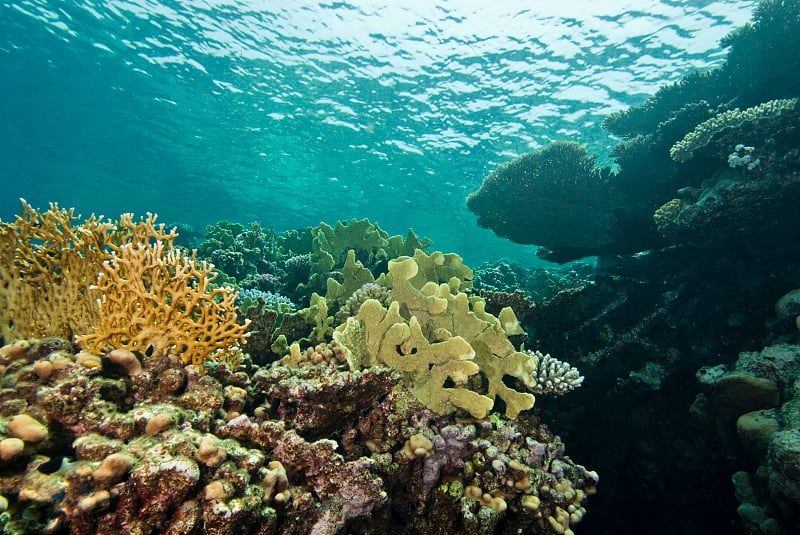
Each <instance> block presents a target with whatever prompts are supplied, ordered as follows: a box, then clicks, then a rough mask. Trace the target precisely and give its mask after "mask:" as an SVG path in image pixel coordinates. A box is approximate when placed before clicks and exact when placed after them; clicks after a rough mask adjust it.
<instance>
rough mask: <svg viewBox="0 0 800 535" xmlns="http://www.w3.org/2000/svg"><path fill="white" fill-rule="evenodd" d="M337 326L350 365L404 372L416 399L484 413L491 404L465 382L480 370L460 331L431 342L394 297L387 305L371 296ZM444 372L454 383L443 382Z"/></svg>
mask: <svg viewBox="0 0 800 535" xmlns="http://www.w3.org/2000/svg"><path fill="white" fill-rule="evenodd" d="M341 327H343V328H340V329H338V330H337V331H336V332H335V333H334V338H335V339H336V340H337V342H339V344H341V345H343V346H345V347H347V348H348V350H349V355H348V362H349V364H350V366H351V367H352V368H354V369H360V368H365V367H369V366H375V365H385V366H389V367H391V368H394V369H396V370H398V371H400V372H402V373H403V374H404V376H405V378H406V383H407V384H408V386H409V388H410V389H411V391H412V392H413V393H414V395H415V396H416V397H417V399H419V400H420V401H421V402H423V403H425V404H426V405H427V406H428V407H429V408H430V409H431V410H434V411H436V412H439V413H443V414H444V413H449V412H453V411H454V410H455V409H456V408H462V409H464V410H466V411H468V412H470V414H472V415H473V416H475V417H476V418H484V417H486V415H487V414H488V412H489V409H491V407H492V400H491V399H490V398H488V397H486V396H482V395H480V394H478V393H476V392H473V391H471V390H468V389H467V388H466V387H465V384H466V382H467V380H468V379H469V377H470V376H472V375H474V374H476V373H477V372H478V366H477V365H476V364H475V363H474V362H471V361H470V359H472V358H473V357H474V355H475V353H474V351H473V350H472V348H471V347H470V345H469V343H467V341H466V340H464V339H463V338H461V337H460V336H455V337H451V338H447V339H444V340H441V341H437V342H433V343H431V342H430V341H428V339H427V338H426V337H425V335H424V334H423V333H422V329H421V327H420V324H419V321H418V320H417V318H415V317H412V318H411V319H410V320H409V321H407V322H406V320H405V319H404V318H403V317H402V316H401V315H400V305H399V303H398V302H397V301H393V302H392V304H391V305H390V306H389V308H388V309H386V308H384V307H383V305H381V304H380V302H378V301H376V300H375V299H369V300H367V301H366V302H365V303H364V304H363V305H362V306H361V309H360V310H359V312H358V314H357V315H356V316H355V317H351V318H348V319H347V323H346V324H345V325H343V326H341ZM448 377H449V378H450V379H451V380H452V382H453V384H454V387H445V386H444V385H445V383H446V381H447V379H448Z"/></svg>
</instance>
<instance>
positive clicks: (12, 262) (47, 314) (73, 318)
mask: <svg viewBox="0 0 800 535" xmlns="http://www.w3.org/2000/svg"><path fill="white" fill-rule="evenodd" d="M78 219H79V218H78V217H77V216H75V214H74V210H72V209H68V210H67V209H62V208H59V207H58V205H57V204H51V205H50V208H49V210H47V211H46V212H40V211H38V210H36V209H35V208H32V207H31V206H29V205H28V203H26V202H25V200H24V199H23V200H22V213H21V215H19V216H17V218H16V220H15V221H13V222H10V223H7V222H3V223H0V334H2V336H3V338H4V339H5V340H6V341H8V340H11V339H14V338H16V339H25V338H41V337H45V336H61V337H63V338H67V339H71V338H72V336H73V334H75V333H86V332H89V331H90V330H91V328H92V326H94V325H95V324H96V323H97V320H98V317H97V313H98V310H97V306H96V304H95V300H94V297H93V296H91V295H90V293H89V291H88V289H89V286H90V285H92V284H94V283H95V281H96V279H97V273H98V271H99V269H100V268H99V267H100V265H101V264H102V262H103V261H104V260H106V259H108V258H109V256H110V254H111V251H112V250H114V249H116V248H117V247H118V246H119V245H120V244H124V243H131V242H134V241H137V242H146V241H148V240H161V241H163V242H164V243H165V244H169V245H170V246H171V243H172V240H173V239H174V238H175V236H176V234H175V233H174V232H170V233H167V232H165V231H164V226H163V225H158V226H156V216H154V215H152V214H148V215H147V217H146V218H145V219H143V220H140V221H138V222H135V221H134V220H133V216H132V215H131V214H125V215H123V216H122V218H121V219H120V220H119V221H118V222H113V221H104V220H103V218H102V217H96V216H94V215H92V216H90V217H89V218H88V219H86V220H85V221H84V222H83V223H81V224H76V221H77V220H78Z"/></svg>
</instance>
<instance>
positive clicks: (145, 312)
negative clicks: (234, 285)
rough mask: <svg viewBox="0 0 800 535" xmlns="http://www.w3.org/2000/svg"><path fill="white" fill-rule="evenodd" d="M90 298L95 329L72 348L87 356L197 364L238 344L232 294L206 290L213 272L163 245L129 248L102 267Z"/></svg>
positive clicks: (241, 337)
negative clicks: (116, 351) (126, 353)
mask: <svg viewBox="0 0 800 535" xmlns="http://www.w3.org/2000/svg"><path fill="white" fill-rule="evenodd" d="M102 269H103V271H102V272H101V273H100V275H99V277H98V280H97V284H96V285H95V286H94V287H93V292H95V293H96V295H97V296H98V303H99V308H100V314H99V322H98V325H97V328H96V329H95V330H94V332H92V333H91V334H87V335H84V336H79V337H78V338H77V342H78V343H79V344H80V345H81V346H83V347H85V348H86V349H87V350H89V351H92V352H103V351H106V350H107V349H109V348H110V347H115V348H124V349H129V350H132V351H136V350H139V351H146V350H147V349H148V348H150V347H151V346H152V348H153V349H154V350H155V351H158V352H161V353H166V352H167V351H174V352H176V353H178V354H179V355H180V356H181V357H182V359H183V361H184V362H185V363H187V364H188V363H190V362H191V363H194V364H202V363H203V361H205V360H209V359H211V358H213V356H212V353H213V352H214V351H215V350H218V349H226V348H228V347H230V346H234V345H237V344H241V343H244V341H245V337H246V336H247V334H246V330H247V322H245V324H243V325H239V324H237V322H236V312H235V311H236V308H235V300H236V294H235V292H234V291H233V290H232V289H230V288H213V289H212V288H211V286H210V285H211V283H212V282H213V280H214V279H215V278H216V274H215V273H213V266H210V265H208V264H206V263H205V262H203V263H201V264H198V263H197V262H196V259H195V256H194V254H193V255H192V257H191V258H188V257H186V256H183V255H181V254H180V253H179V252H178V251H177V250H175V249H170V248H167V247H166V245H165V244H164V243H163V242H160V241H156V242H155V243H146V244H143V243H138V242H134V243H130V244H125V245H123V246H121V247H119V248H118V250H117V251H115V252H114V253H113V254H112V256H111V258H110V259H109V260H107V261H105V262H103V265H102Z"/></svg>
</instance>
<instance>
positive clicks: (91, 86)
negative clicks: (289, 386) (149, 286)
mask: <svg viewBox="0 0 800 535" xmlns="http://www.w3.org/2000/svg"><path fill="white" fill-rule="evenodd" d="M755 3H756V2H753V1H732V0H717V1H702V0H691V1H677V0H662V1H656V0H617V1H611V0H593V1H589V0H564V1H560V2H549V1H548V2H544V1H535V2H525V3H522V2H512V1H509V0H495V1H493V2H487V1H483V0H456V1H447V2H444V1H437V2H428V1H422V0H399V1H393V2H389V3H387V2H383V1H371V0H363V1H353V2H311V1H308V0H287V1H278V0H270V1H266V0H265V1H255V0H250V1H245V0H239V1H215V0H208V1H191V2H190V1H155V0H128V1H120V0H108V1H107V0H103V1H82V2H53V1H49V2H48V1H36V0H12V1H4V2H2V4H0V184H1V185H2V186H0V188H2V190H1V191H2V195H1V196H0V219H3V220H9V219H11V218H13V217H14V214H16V213H17V212H18V211H19V201H18V198H19V197H24V198H26V199H27V200H28V201H29V202H30V203H31V204H33V205H34V206H37V207H40V208H46V206H47V203H48V202H50V201H57V202H59V203H60V204H61V205H62V206H72V207H75V208H76V209H77V211H78V212H79V213H82V214H83V215H84V216H86V215H89V213H92V212H94V213H98V214H100V213H102V214H106V215H108V216H111V217H118V215H119V214H120V213H122V212H134V213H136V214H144V213H145V212H148V211H149V212H155V213H158V214H159V215H160V219H161V221H164V222H168V223H175V222H185V223H188V224H190V225H194V226H196V227H198V228H200V229H202V228H203V226H204V225H206V224H211V223H214V222H216V221H218V220H222V219H225V220H229V221H238V222H241V223H247V222H249V221H253V220H257V221H261V222H262V223H263V224H265V225H267V226H269V225H274V226H275V228H276V229H277V230H285V229H290V228H298V227H304V226H308V225H316V224H318V223H319V222H320V221H326V222H328V223H331V224H332V223H333V222H335V221H336V220H338V219H350V218H354V217H355V218H363V217H368V218H370V219H371V220H372V221H376V222H378V223H379V224H380V225H381V227H382V228H384V229H386V230H387V231H389V232H390V233H393V234H394V233H405V232H406V230H407V229H408V227H414V229H415V230H416V231H417V233H418V234H420V235H427V236H429V237H431V238H433V240H434V242H435V245H434V247H435V248H436V249H441V250H444V251H446V252H451V251H452V252H458V253H460V254H461V255H462V256H464V257H465V259H466V261H467V262H468V263H469V264H472V265H473V266H474V265H476V264H478V263H480V262H482V261H484V260H489V259H496V258H498V257H501V256H504V257H509V258H511V259H514V260H517V261H520V262H522V263H531V262H535V261H536V260H535V259H534V258H533V251H534V248H533V247H530V246H520V245H514V244H510V243H508V242H506V241H505V240H502V239H500V238H497V237H495V236H494V235H493V234H492V233H491V232H490V231H487V230H483V229H480V228H478V227H477V225H476V224H475V217H474V216H473V215H472V214H470V213H469V212H468V211H467V209H466V207H465V205H464V199H465V197H466V195H467V194H468V193H469V192H470V191H472V190H474V189H475V188H477V186H478V185H479V184H480V182H481V180H482V179H483V177H484V176H485V175H486V174H487V173H488V172H490V171H491V170H492V169H493V168H494V167H496V166H497V165H498V164H500V163H502V162H504V161H507V160H509V159H511V158H513V157H514V156H516V155H519V154H522V153H525V152H527V151H529V150H532V149H534V148H537V147H540V146H542V145H545V144H547V143H549V142H550V141H554V140H574V141H579V142H581V143H584V144H586V145H588V147H589V150H590V151H592V152H595V153H597V154H599V155H600V157H601V160H602V159H603V158H604V157H605V155H607V154H608V152H609V151H610V149H611V147H613V145H614V144H615V143H616V140H614V139H613V138H611V137H610V136H609V135H608V134H607V133H606V132H604V131H603V130H602V129H601V128H600V122H601V121H602V119H603V117H605V116H606V115H607V114H609V113H610V112H613V111H616V110H620V109H624V108H626V107H627V106H629V105H632V104H637V103H640V102H642V101H643V100H644V99H645V98H646V97H647V96H648V95H649V94H651V93H654V92H655V91H656V90H657V89H658V88H659V87H660V86H661V85H663V84H665V83H669V82H674V81H676V80H678V79H680V77H681V76H682V75H684V74H686V73H687V72H689V71H690V70H691V69H694V68H704V67H708V66H711V65H715V64H718V63H719V62H720V61H722V59H723V58H724V50H722V49H720V48H719V39H720V38H721V37H723V36H724V35H725V34H727V33H728V32H729V31H731V30H732V29H733V28H735V27H736V26H739V25H741V24H743V23H745V22H746V21H747V20H748V19H749V18H750V15H751V11H752V9H753V7H754V6H755ZM387 4H389V5H387ZM576 209H580V207H576Z"/></svg>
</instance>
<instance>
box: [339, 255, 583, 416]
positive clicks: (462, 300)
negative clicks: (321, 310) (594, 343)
mask: <svg viewBox="0 0 800 535" xmlns="http://www.w3.org/2000/svg"><path fill="white" fill-rule="evenodd" d="M455 256H457V255H455ZM437 259H438V260H439V261H442V262H443V259H444V256H443V255H441V253H434V254H432V255H426V254H425V253H423V252H421V251H418V252H417V253H415V256H414V257H413V258H412V257H400V258H398V259H395V260H392V261H390V262H389V276H388V277H387V280H389V281H390V286H391V290H392V302H391V304H390V305H389V306H388V308H387V307H384V306H383V305H381V303H380V302H378V301H376V300H374V299H370V300H367V301H366V302H364V304H363V305H362V306H361V309H360V310H359V312H358V314H357V315H356V316H354V317H350V318H348V319H347V322H346V323H345V324H343V325H340V326H339V327H338V328H337V329H336V331H334V338H335V339H336V341H337V342H338V343H339V344H340V345H342V346H344V347H346V348H347V349H348V350H349V352H350V355H349V357H348V361H349V363H350V366H351V367H352V368H354V369H361V368H365V367H369V366H373V365H385V366H389V367H391V368H394V369H396V370H398V371H400V372H401V373H403V374H404V377H405V380H406V383H407V385H409V387H410V388H411V390H412V392H413V393H414V395H415V396H416V397H417V399H418V400H420V401H421V402H422V403H424V404H425V405H427V406H428V407H429V408H430V409H431V410H433V411H435V412H438V413H440V414H444V413H448V412H452V411H454V410H456V409H457V408H460V409H464V410H466V411H467V412H469V413H470V414H471V415H472V416H474V417H476V418H483V417H485V416H486V415H487V414H488V412H489V410H490V409H491V408H492V407H493V406H494V403H495V400H496V398H498V397H499V398H500V399H502V400H503V402H504V403H505V413H506V415H507V416H508V417H509V418H515V417H516V416H517V415H518V414H519V413H520V412H522V411H524V410H527V409H530V408H531V407H533V404H534V401H535V398H534V396H533V394H532V393H530V392H521V391H518V390H516V389H514V388H511V387H509V386H507V385H506V383H505V382H504V378H505V377H506V376H508V377H512V378H517V379H518V380H519V381H520V382H521V384H522V385H524V386H525V387H526V388H528V389H529V390H530V391H532V392H542V393H545V392H561V391H566V390H568V389H569V388H574V387H577V386H579V385H580V383H581V381H582V377H580V375H579V374H578V373H577V370H573V371H570V370H571V368H570V367H569V365H565V364H564V363H561V362H560V361H556V360H555V359H552V358H551V357H549V355H548V356H546V357H545V356H543V355H541V354H540V353H524V352H520V351H516V350H515V349H514V346H513V345H512V344H511V342H510V341H509V340H508V334H510V333H509V332H507V331H506V330H505V328H504V325H505V326H508V327H509V328H510V329H512V333H511V334H513V333H516V332H517V329H518V323H517V322H516V321H515V318H514V315H513V311H511V310H510V309H504V310H503V311H502V312H501V316H502V317H503V319H504V321H503V322H501V321H500V320H498V318H496V317H495V316H493V315H492V314H489V313H487V312H486V311H485V301H483V299H481V298H480V297H475V296H473V297H469V296H468V295H467V294H466V293H464V292H461V291H460V290H459V288H460V280H459V279H458V277H451V278H450V280H449V281H448V282H446V283H444V282H443V283H441V284H439V283H437V282H436V281H425V280H424V279H425V277H421V278H418V274H419V273H420V266H424V265H426V264H427V263H431V262H436V260H437ZM451 260H453V262H452V263H453V265H459V263H460V257H459V258H458V259H455V258H452V259H451ZM456 260H458V261H456ZM556 363H558V364H556ZM543 366H544V367H543ZM548 366H549V368H548ZM548 370H552V373H551V371H548ZM477 374H480V375H481V376H482V381H479V382H480V383H485V384H486V387H485V391H476V390H472V388H471V385H472V384H473V382H472V378H473V377H474V376H477ZM567 374H568V376H567ZM556 376H558V377H556ZM547 381H550V385H553V386H548V384H547ZM540 382H542V384H539V383H540ZM562 383H565V385H564V386H558V387H555V386H554V385H556V384H558V385H561V384H562ZM566 384H568V385H569V387H567V386H566ZM451 385H452V386H451Z"/></svg>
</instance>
